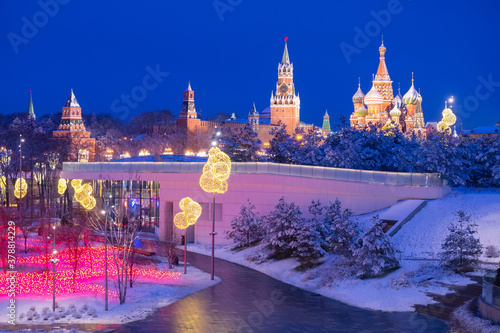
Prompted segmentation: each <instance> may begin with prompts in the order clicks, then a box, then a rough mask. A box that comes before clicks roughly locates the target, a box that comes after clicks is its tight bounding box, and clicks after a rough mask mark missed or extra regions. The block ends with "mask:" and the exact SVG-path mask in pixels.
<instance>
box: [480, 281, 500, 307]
mask: <svg viewBox="0 0 500 333" xmlns="http://www.w3.org/2000/svg"><path fill="white" fill-rule="evenodd" d="M495 278H496V273H488V274H486V275H484V276H483V292H482V294H481V298H482V299H483V301H484V302H486V303H488V304H489V305H493V306H496V307H498V308H500V286H495V285H494V282H495Z"/></svg>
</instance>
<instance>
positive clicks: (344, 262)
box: [320, 256, 356, 286]
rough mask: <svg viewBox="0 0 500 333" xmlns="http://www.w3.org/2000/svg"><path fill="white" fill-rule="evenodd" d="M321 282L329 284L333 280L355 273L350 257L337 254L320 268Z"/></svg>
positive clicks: (348, 276) (325, 284) (342, 278)
mask: <svg viewBox="0 0 500 333" xmlns="http://www.w3.org/2000/svg"><path fill="white" fill-rule="evenodd" d="M320 272H321V273H320V276H321V280H320V281H321V284H322V285H323V286H330V285H331V284H332V283H334V282H335V281H342V280H345V279H348V278H350V277H352V276H354V275H355V274H356V267H355V266H354V262H353V260H352V258H346V257H344V256H337V257H336V258H335V260H334V261H333V262H331V263H328V264H325V265H323V267H321V268H320Z"/></svg>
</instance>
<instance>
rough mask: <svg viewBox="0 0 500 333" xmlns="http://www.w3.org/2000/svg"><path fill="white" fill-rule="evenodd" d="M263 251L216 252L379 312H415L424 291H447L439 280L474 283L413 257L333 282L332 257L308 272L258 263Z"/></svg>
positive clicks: (425, 300)
mask: <svg viewBox="0 0 500 333" xmlns="http://www.w3.org/2000/svg"><path fill="white" fill-rule="evenodd" d="M188 250H189V251H192V252H197V253H202V254H207V255H209V254H210V247H209V246H207V245H200V244H189V245H188ZM264 252H265V249H264V246H263V245H257V246H255V247H252V248H249V249H245V250H241V251H234V250H232V249H231V246H224V247H218V248H216V251H215V255H216V257H218V258H221V259H226V260H228V261H231V262H234V263H238V264H240V265H243V266H247V267H250V268H252V269H255V270H257V271H259V272H262V273H265V274H267V275H269V276H271V277H273V278H275V279H278V280H280V281H283V282H286V283H289V284H291V285H294V286H297V287H299V288H302V289H305V290H309V291H312V292H315V293H318V294H321V295H324V296H327V297H330V298H333V299H336V300H338V301H341V302H343V303H346V304H349V305H352V306H356V307H361V308H367V309H374V310H382V311H414V309H413V307H412V306H413V305H414V304H429V303H433V300H432V299H431V298H430V297H429V296H427V295H425V293H426V292H432V293H436V294H446V293H447V292H449V290H448V289H447V288H445V287H443V286H442V285H441V283H446V284H454V285H466V284H469V283H473V282H471V280H470V279H468V278H466V277H463V276H460V275H456V274H451V275H448V274H447V273H445V272H442V271H440V270H439V269H434V267H435V266H436V263H429V262H425V261H415V260H403V261H401V264H402V268H400V269H398V270H396V271H394V272H391V273H389V274H387V275H386V276H384V277H381V278H376V279H367V280H359V279H355V278H350V279H346V280H335V281H332V280H331V279H330V276H331V274H330V269H331V265H332V264H331V261H332V260H333V259H334V257H333V256H331V257H329V258H326V262H325V263H324V264H323V265H320V266H319V267H316V268H314V269H311V270H308V271H307V272H298V271H296V270H295V269H294V268H295V267H297V266H299V262H298V261H297V260H296V259H293V258H291V259H285V260H279V261H275V260H272V261H265V262H262V263H258V262H259V259H260V258H262V259H264V257H265V255H264V256H263V255H262V254H263V253H264Z"/></svg>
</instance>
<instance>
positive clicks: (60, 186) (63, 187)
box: [57, 178, 68, 195]
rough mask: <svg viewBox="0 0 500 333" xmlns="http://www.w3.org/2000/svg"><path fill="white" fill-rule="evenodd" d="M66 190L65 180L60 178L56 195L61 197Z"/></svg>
mask: <svg viewBox="0 0 500 333" xmlns="http://www.w3.org/2000/svg"><path fill="white" fill-rule="evenodd" d="M67 188H68V183H67V182H66V179H64V178H60V179H59V181H58V183H57V193H59V195H63V194H64V192H66V189H67Z"/></svg>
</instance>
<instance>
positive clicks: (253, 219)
mask: <svg viewBox="0 0 500 333" xmlns="http://www.w3.org/2000/svg"><path fill="white" fill-rule="evenodd" d="M262 224H263V223H262V218H261V217H260V216H259V215H258V213H256V212H255V206H254V205H253V204H251V203H250V201H248V203H247V205H246V206H245V205H242V206H241V210H240V214H239V215H237V216H236V217H234V218H233V220H232V221H231V228H232V230H231V231H226V234H227V235H226V238H228V239H232V240H233V241H234V242H235V243H236V245H237V246H249V245H250V244H251V243H253V242H255V241H258V240H261V239H262V238H264V236H265V234H266V233H265V230H264V228H263V226H262Z"/></svg>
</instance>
